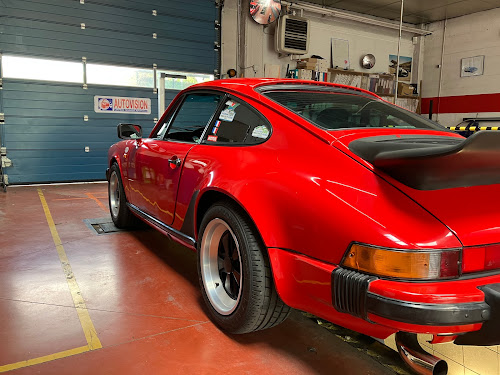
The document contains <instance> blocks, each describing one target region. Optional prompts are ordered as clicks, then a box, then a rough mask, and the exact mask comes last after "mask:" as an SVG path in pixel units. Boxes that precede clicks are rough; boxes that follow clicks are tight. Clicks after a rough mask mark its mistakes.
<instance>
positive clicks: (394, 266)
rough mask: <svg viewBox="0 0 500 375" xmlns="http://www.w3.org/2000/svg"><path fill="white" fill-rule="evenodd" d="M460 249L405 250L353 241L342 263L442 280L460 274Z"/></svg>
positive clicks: (365, 269)
mask: <svg viewBox="0 0 500 375" xmlns="http://www.w3.org/2000/svg"><path fill="white" fill-rule="evenodd" d="M460 250H461V249H451V250H450V249H446V250H422V249H420V250H401V249H385V248H379V247H375V246H369V245H361V244H353V245H351V247H350V248H349V250H348V251H347V253H346V255H345V257H344V259H343V261H342V265H343V266H345V267H347V268H350V269H353V270H357V271H360V272H364V273H369V274H372V275H378V276H386V277H394V278H399V279H416V280H439V279H450V278H456V277H458V276H459V272H460Z"/></svg>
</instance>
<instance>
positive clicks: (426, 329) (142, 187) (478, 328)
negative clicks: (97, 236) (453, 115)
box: [107, 79, 500, 369]
mask: <svg viewBox="0 0 500 375" xmlns="http://www.w3.org/2000/svg"><path fill="white" fill-rule="evenodd" d="M118 136H119V137H120V138H122V139H124V140H122V141H121V142H118V143H116V144H114V145H113V146H111V148H110V150H109V169H108V171H107V178H108V181H109V206H110V210H111V216H112V218H113V221H114V223H115V225H116V226H118V227H130V226H132V225H134V223H135V222H136V220H137V218H139V219H142V220H143V221H145V222H146V223H148V224H150V225H151V226H153V227H154V228H156V229H158V230H159V231H161V232H163V233H165V234H166V235H168V236H169V237H171V238H172V239H174V240H176V241H178V242H180V243H182V244H184V245H185V246H187V247H189V248H191V249H193V250H196V251H197V253H198V273H199V281H200V286H201V290H202V295H203V299H204V301H205V302H206V304H207V306H208V311H209V313H210V317H211V319H212V320H213V321H214V322H215V323H216V324H217V325H218V326H219V327H221V328H222V329H223V330H224V331H227V332H230V333H245V332H251V331H255V330H260V329H264V328H269V327H273V326H275V325H277V324H279V323H281V322H282V321H283V320H285V319H286V317H287V315H288V313H289V311H290V308H296V309H300V310H305V311H307V312H310V313H312V314H315V315H316V316H319V317H321V318H324V319H326V320H329V321H331V322H333V323H335V324H338V325H341V326H343V327H346V328H349V329H352V330H355V331H358V332H361V333H364V334H366V335H369V336H373V337H376V338H381V339H383V338H386V337H388V336H389V335H391V334H393V333H397V334H396V341H397V343H398V348H401V349H400V352H402V354H403V355H404V356H406V357H419V356H420V357H421V358H423V357H425V353H422V352H421V348H420V347H419V346H418V343H417V341H416V335H415V334H418V333H427V334H432V335H433V337H434V338H433V340H432V342H433V343H440V342H451V341H454V342H455V344H458V345H498V344H500V204H499V203H498V202H499V197H500V162H499V160H500V133H497V132H488V131H482V132H479V133H476V134H475V135H473V136H472V137H470V138H467V139H465V138H463V137H461V136H459V135H457V134H454V133H452V132H450V131H448V130H447V129H445V128H443V127H442V126H440V125H438V124H436V123H434V122H432V121H430V120H427V119H425V118H423V117H422V116H419V115H416V114H414V113H411V112H408V111H406V110H404V109H401V108H399V107H397V106H394V105H392V104H389V103H387V102H385V101H383V100H382V99H380V98H379V97H378V96H376V95H374V94H372V93H370V92H367V91H364V90H361V89H357V88H353V87H348V86H341V85H335V84H329V83H320V82H312V81H299V80H279V79H233V80H219V81H213V82H208V83H203V84H198V85H194V86H191V87H189V88H188V89H186V90H184V91H182V92H181V93H179V95H178V96H177V97H176V98H175V99H174V100H173V101H172V104H171V105H170V106H169V108H168V109H167V110H166V112H165V114H164V115H163V116H162V118H161V119H160V121H159V122H158V124H157V125H156V127H155V128H154V129H153V131H152V133H151V134H150V135H149V136H148V137H143V136H142V134H141V128H140V126H138V125H132V124H120V125H119V126H118ZM427 362H430V366H435V365H438V366H441V365H440V364H437V363H436V362H435V363H432V360H431V359H429V360H427ZM425 363H426V360H425V359H424V364H419V365H416V366H417V369H418V366H420V368H421V367H422V366H427V365H426V364H425ZM410 364H411V363H410Z"/></svg>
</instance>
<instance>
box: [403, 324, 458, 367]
mask: <svg viewBox="0 0 500 375" xmlns="http://www.w3.org/2000/svg"><path fill="white" fill-rule="evenodd" d="M396 347H397V348H398V352H399V355H400V356H401V358H403V361H405V363H406V364H407V365H408V366H409V367H411V368H412V369H413V370H414V371H416V372H417V373H418V374H421V375H446V374H448V364H447V363H446V362H445V361H443V360H442V359H440V358H438V357H436V356H433V355H432V354H429V353H427V352H426V351H425V350H424V349H422V347H421V346H420V344H419V342H418V340H417V335H416V334H414V333H408V332H398V333H396Z"/></svg>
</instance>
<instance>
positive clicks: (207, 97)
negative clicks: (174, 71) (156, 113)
mask: <svg viewBox="0 0 500 375" xmlns="http://www.w3.org/2000/svg"><path fill="white" fill-rule="evenodd" d="M221 100H222V96H221V95H218V94H210V93H197V94H189V95H186V97H185V98H184V101H183V102H182V104H181V106H180V108H179V110H178V111H177V112H176V113H175V114H174V115H173V116H172V118H171V119H170V121H166V122H165V124H164V125H163V127H162V129H160V131H159V133H158V138H163V139H167V140H175V141H181V142H199V141H200V138H201V136H202V134H203V131H204V130H205V127H206V126H207V124H208V123H209V122H210V121H211V120H212V117H213V115H214V113H215V111H216V110H217V108H218V107H219V104H220V101H221ZM165 132H166V134H165ZM163 134H165V135H163Z"/></svg>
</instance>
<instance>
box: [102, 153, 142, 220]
mask: <svg viewBox="0 0 500 375" xmlns="http://www.w3.org/2000/svg"><path fill="white" fill-rule="evenodd" d="M110 171H111V172H110V175H109V181H108V199H109V211H110V213H111V219H113V223H114V224H115V226H116V227H117V228H128V227H131V226H134V225H135V224H137V218H136V217H135V216H134V214H133V213H132V212H131V211H130V210H129V208H128V207H127V198H126V197H125V190H124V188H123V183H122V179H121V176H120V168H119V167H118V165H117V164H116V163H115V164H113V165H112V166H111V169H110Z"/></svg>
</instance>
